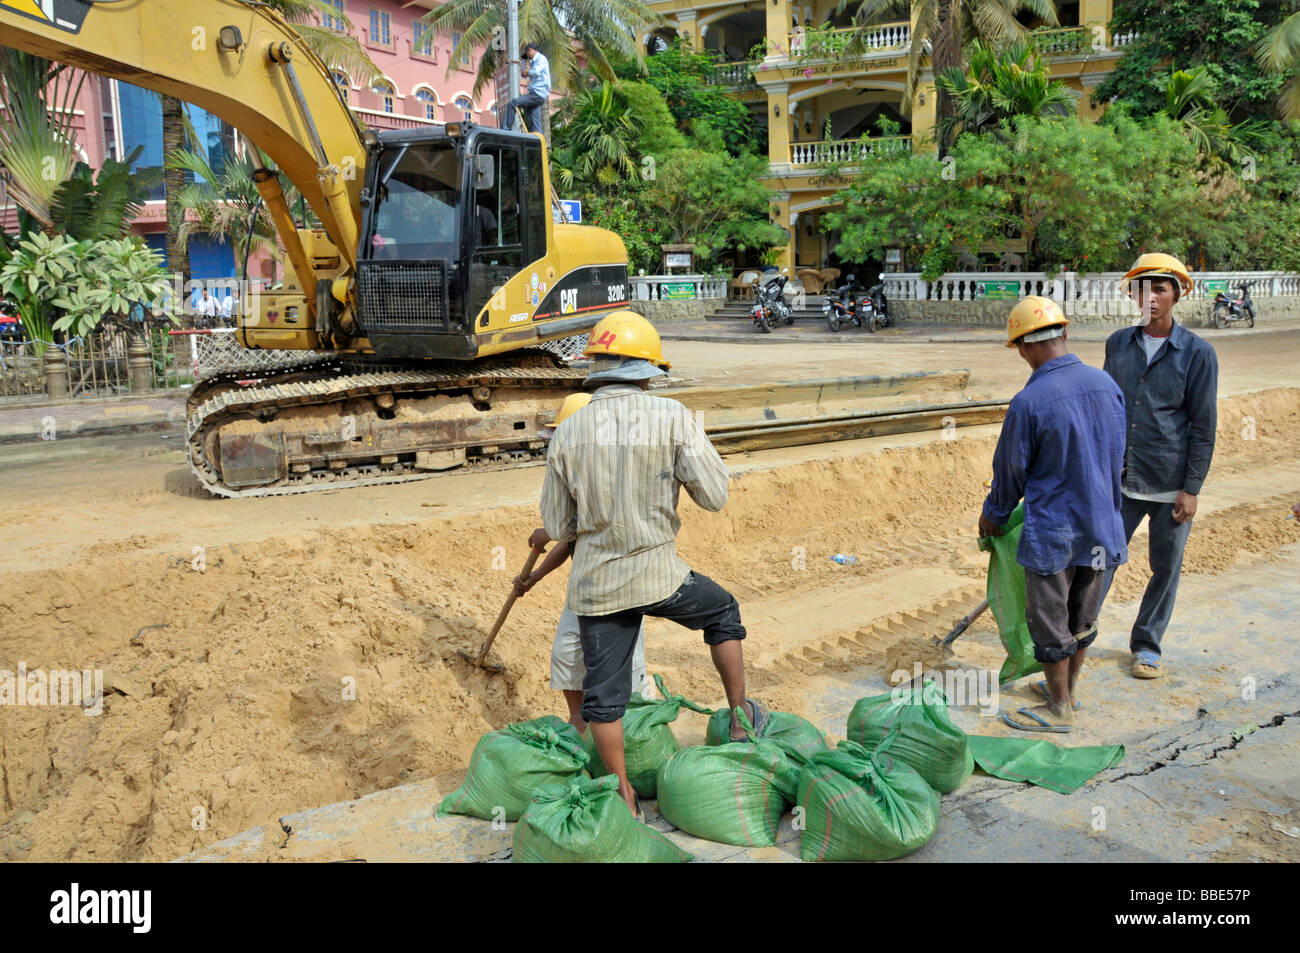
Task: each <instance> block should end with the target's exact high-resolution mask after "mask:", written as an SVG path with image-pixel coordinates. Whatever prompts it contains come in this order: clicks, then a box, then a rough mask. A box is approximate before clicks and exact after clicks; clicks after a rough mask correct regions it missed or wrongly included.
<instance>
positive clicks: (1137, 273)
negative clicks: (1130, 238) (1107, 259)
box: [1120, 252, 1192, 294]
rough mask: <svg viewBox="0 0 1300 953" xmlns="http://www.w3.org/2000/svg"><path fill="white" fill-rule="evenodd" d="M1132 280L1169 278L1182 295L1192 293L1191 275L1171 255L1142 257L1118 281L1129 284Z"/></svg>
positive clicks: (1151, 254)
mask: <svg viewBox="0 0 1300 953" xmlns="http://www.w3.org/2000/svg"><path fill="white" fill-rule="evenodd" d="M1134 278H1170V279H1172V280H1174V281H1176V282H1178V286H1179V288H1180V289H1181V291H1182V293H1183V294H1191V292H1192V278H1191V274H1190V273H1189V272H1188V270H1187V267H1186V266H1185V265H1184V264H1183V263H1182V262H1181V261H1179V260H1178V259H1177V258H1175V257H1174V256H1173V255H1164V254H1161V253H1160V252H1149V253H1148V254H1145V255H1142V256H1141V257H1139V258H1138V260H1137V261H1135V262H1133V267H1132V268H1130V269H1129V270H1128V273H1127V274H1125V275H1124V277H1123V278H1121V279H1120V281H1123V282H1129V281H1132V280H1133V279H1134Z"/></svg>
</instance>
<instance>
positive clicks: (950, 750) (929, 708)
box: [847, 681, 975, 794]
mask: <svg viewBox="0 0 1300 953" xmlns="http://www.w3.org/2000/svg"><path fill="white" fill-rule="evenodd" d="M895 731H896V732H897V737H895V738H894V739H893V741H892V742H891V743H890V748H889V753H890V754H891V755H892V756H893V757H895V758H897V759H898V760H900V761H903V762H906V763H907V764H908V765H910V766H911V767H912V768H915V769H916V771H917V772H918V773H920V775H921V777H923V778H925V780H926V783H927V784H929V785H930V787H932V788H934V789H935V790H936V791H938V792H939V793H940V794H947V793H949V792H950V791H955V790H957V789H958V788H959V787H961V786H962V785H963V784H964V783H965V782H966V779H967V778H969V777H970V773H971V772H972V771H973V770H975V764H974V762H973V761H971V755H970V748H969V746H968V745H967V744H966V732H964V731H962V730H961V729H960V728H958V727H957V726H956V725H954V724H953V723H952V719H951V718H949V717H948V699H947V698H946V697H945V696H944V693H943V689H942V688H940V687H939V685H938V684H937V683H936V682H933V681H927V682H926V683H925V684H924V685H923V686H921V687H917V688H911V687H909V688H903V687H901V686H900V687H899V688H896V689H894V690H893V691H892V692H890V693H889V694H888V695H876V696H875V697H873V698H861V699H858V701H857V702H856V703H855V704H854V706H853V709H852V711H850V712H849V720H848V728H847V734H848V738H849V740H850V741H856V742H857V743H858V744H860V745H863V746H864V747H865V748H866V749H867V750H868V751H870V750H872V749H873V748H875V746H876V745H878V744H880V742H881V741H883V740H884V739H885V738H886V737H888V736H889V734H890V733H891V732H895Z"/></svg>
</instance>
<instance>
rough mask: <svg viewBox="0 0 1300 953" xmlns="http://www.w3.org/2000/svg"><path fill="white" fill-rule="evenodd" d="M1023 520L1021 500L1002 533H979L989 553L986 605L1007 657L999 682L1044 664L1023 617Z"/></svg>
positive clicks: (1037, 668) (981, 543) (1027, 672)
mask: <svg viewBox="0 0 1300 953" xmlns="http://www.w3.org/2000/svg"><path fill="white" fill-rule="evenodd" d="M1024 523H1025V509H1024V504H1023V503H1021V504H1018V505H1017V506H1016V508H1015V509H1014V510H1012V511H1011V516H1010V517H1009V518H1008V519H1007V523H1006V526H1005V527H1004V531H1003V533H1002V535H1001V536H987V537H982V538H981V539H980V541H979V547H980V549H981V550H983V551H984V552H987V553H988V554H989V576H988V583H987V586H986V590H985V591H986V592H987V594H988V600H989V608H990V609H992V610H993V618H994V619H996V620H997V623H998V638H999V639H1000V640H1001V641H1002V647H1003V648H1004V649H1006V652H1007V657H1006V660H1005V661H1003V663H1002V670H1001V671H1000V672H998V682H999V683H1004V682H1010V681H1014V680H1015V679H1017V678H1023V677H1024V676H1026V675H1031V674H1033V673H1034V672H1041V671H1042V670H1043V666H1042V665H1040V664H1039V663H1038V662H1037V661H1036V660H1035V659H1034V640H1033V639H1032V638H1031V637H1030V635H1029V624H1028V623H1027V622H1026V621H1025V567H1024V566H1022V565H1020V563H1018V562H1016V550H1017V549H1018V548H1019V547H1020V530H1021V529H1022V528H1023V527H1024Z"/></svg>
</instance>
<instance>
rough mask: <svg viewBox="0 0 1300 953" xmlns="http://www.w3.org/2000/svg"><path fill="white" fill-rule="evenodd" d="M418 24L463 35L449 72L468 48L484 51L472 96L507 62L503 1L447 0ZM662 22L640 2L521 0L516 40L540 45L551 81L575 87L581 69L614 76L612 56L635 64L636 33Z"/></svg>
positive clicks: (466, 59) (463, 61) (640, 55)
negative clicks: (546, 60)
mask: <svg viewBox="0 0 1300 953" xmlns="http://www.w3.org/2000/svg"><path fill="white" fill-rule="evenodd" d="M420 22H421V23H423V24H424V25H426V26H428V27H430V28H434V29H439V30H454V31H455V32H457V33H459V34H461V38H460V47H459V52H458V53H457V55H455V56H453V57H452V60H451V62H449V63H448V64H447V75H448V76H450V75H451V71H452V70H453V69H455V68H456V67H457V66H460V65H463V64H468V62H469V51H470V50H472V49H475V48H479V49H481V50H482V51H483V52H482V54H481V55H480V56H479V61H478V64H477V66H476V69H475V76H474V94H475V95H476V96H477V95H478V94H479V92H481V91H482V90H483V88H484V87H486V86H489V85H490V84H491V83H492V82H493V77H495V76H496V72H497V70H498V69H500V68H501V67H503V66H505V65H506V63H507V62H508V60H509V55H508V54H509V51H508V50H507V49H506V43H505V36H506V4H504V3H487V2H484V0H447V2H446V3H444V4H442V5H441V6H439V7H437V8H436V9H434V10H432V11H430V12H429V13H427V14H425V15H424V16H423V17H421V18H420ZM663 22H664V21H663V17H661V16H660V15H659V14H657V13H655V12H654V11H652V10H651V9H650V8H649V7H648V6H646V5H645V4H644V3H642V2H641V0H519V41H520V42H521V43H527V42H530V41H531V42H535V43H537V44H538V46H540V47H541V48H542V51H543V52H544V53H545V54H546V56H547V58H548V59H549V60H550V63H551V77H552V80H553V82H554V83H555V85H556V88H561V89H562V88H578V87H579V86H580V85H581V84H582V75H583V71H584V69H590V70H592V71H594V72H595V73H596V74H597V75H599V76H600V77H601V78H602V79H613V78H614V67H613V66H612V65H611V60H630V61H632V62H634V63H636V64H637V65H638V67H639V66H640V65H641V64H642V63H643V62H644V55H643V53H642V51H641V44H640V43H639V42H638V41H637V37H639V36H642V35H644V34H647V33H649V32H650V31H651V30H652V29H653V28H654V27H656V26H658V25H659V24H661V23H663ZM579 51H581V53H582V59H580V58H579V55H578V54H579ZM584 61H585V66H584Z"/></svg>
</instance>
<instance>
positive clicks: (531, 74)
mask: <svg viewBox="0 0 1300 953" xmlns="http://www.w3.org/2000/svg"><path fill="white" fill-rule="evenodd" d="M520 55H521V56H522V57H523V58H524V60H525V61H527V63H528V92H526V93H524V94H523V95H522V96H516V97H515V98H514V99H512V100H510V102H509V103H507V104H506V116H505V128H507V129H513V128H515V109H516V108H519V109H523V110H525V116H526V118H527V120H528V131H529V132H541V131H542V107H543V106H544V105H545V104H546V100H547V98H548V97H549V96H550V95H551V64H550V61H548V60H547V59H546V57H545V56H544V55H542V51H541V50H539V49H538V48H537V44H536V43H525V44H524V49H523V52H522V53H521V54H520Z"/></svg>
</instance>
